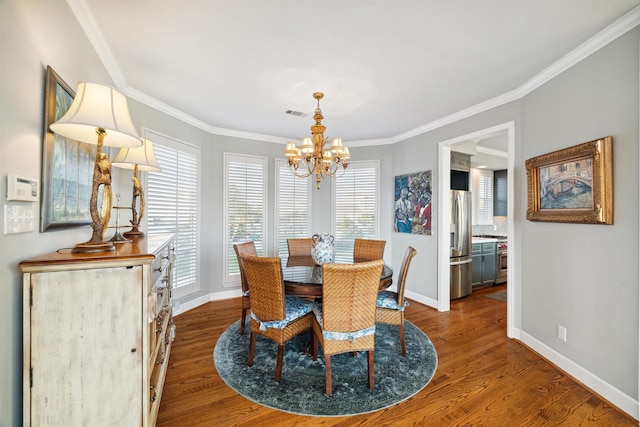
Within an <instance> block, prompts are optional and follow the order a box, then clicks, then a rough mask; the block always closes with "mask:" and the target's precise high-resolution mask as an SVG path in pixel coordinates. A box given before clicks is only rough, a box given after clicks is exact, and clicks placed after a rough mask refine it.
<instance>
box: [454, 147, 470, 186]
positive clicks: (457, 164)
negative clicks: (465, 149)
mask: <svg viewBox="0 0 640 427" xmlns="http://www.w3.org/2000/svg"><path fill="white" fill-rule="evenodd" d="M450 169H451V170H450V174H451V189H452V190H464V191H469V171H470V170H471V156H470V155H469V154H465V153H458V152H455V151H452V152H451V168H450Z"/></svg>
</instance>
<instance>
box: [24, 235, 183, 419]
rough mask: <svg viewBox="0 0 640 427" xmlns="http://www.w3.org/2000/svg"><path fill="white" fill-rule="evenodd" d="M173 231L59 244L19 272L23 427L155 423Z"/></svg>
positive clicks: (166, 337) (166, 348)
mask: <svg viewBox="0 0 640 427" xmlns="http://www.w3.org/2000/svg"><path fill="white" fill-rule="evenodd" d="M174 249H175V248H174V235H173V234H165V235H150V236H147V237H144V238H142V239H138V240H134V241H133V242H132V243H119V244H117V245H116V250H115V251H111V252H101V253H93V254H73V253H71V250H69V249H61V250H59V251H57V252H54V253H52V254H48V255H44V256H40V257H37V258H33V259H30V260H26V261H23V262H21V263H20V268H21V270H22V272H23V274H24V279H23V286H24V288H23V289H24V298H23V301H24V304H23V306H24V320H23V321H24V324H23V331H24V337H23V342H24V374H23V396H24V403H23V410H24V414H23V417H24V425H25V426H26V425H31V426H69V427H70V426H149V425H151V426H153V425H155V422H156V418H157V415H158V408H159V406H160V397H161V395H162V387H163V384H164V378H165V375H166V371H167V366H168V360H169V354H170V352H171V343H172V341H173V338H174V334H175V327H174V325H173V318H172V311H171V308H172V307H171V286H172V269H173V265H174V257H175V255H174V253H175V251H174Z"/></svg>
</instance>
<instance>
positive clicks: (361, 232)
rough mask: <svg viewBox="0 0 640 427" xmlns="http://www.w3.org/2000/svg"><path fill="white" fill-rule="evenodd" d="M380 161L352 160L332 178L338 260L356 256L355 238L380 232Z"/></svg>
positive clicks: (365, 237)
mask: <svg viewBox="0 0 640 427" xmlns="http://www.w3.org/2000/svg"><path fill="white" fill-rule="evenodd" d="M378 170H379V163H378V162H353V163H351V166H350V167H349V169H347V171H346V172H345V174H344V175H343V176H342V177H340V178H337V179H334V180H333V181H334V182H333V214H332V217H333V231H332V233H333V235H334V237H335V240H334V245H335V248H336V261H337V262H351V261H352V260H353V241H354V240H355V238H364V239H375V238H376V237H377V236H378V215H377V206H378V192H379V184H378Z"/></svg>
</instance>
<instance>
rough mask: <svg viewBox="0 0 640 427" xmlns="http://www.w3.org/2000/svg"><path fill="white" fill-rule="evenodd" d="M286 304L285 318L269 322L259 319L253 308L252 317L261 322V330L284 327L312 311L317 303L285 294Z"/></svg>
mask: <svg viewBox="0 0 640 427" xmlns="http://www.w3.org/2000/svg"><path fill="white" fill-rule="evenodd" d="M284 305H285V318H284V320H271V321H268V322H263V321H261V320H260V319H258V316H256V315H255V314H254V313H253V310H251V311H250V314H251V318H252V319H253V320H255V321H256V322H258V323H259V324H260V330H261V331H266V330H267V328H274V329H283V328H284V327H285V326H287V325H288V324H289V323H291V322H293V321H294V320H296V319H299V318H301V317H302V316H304V315H305V314H308V313H311V310H313V307H314V306H315V303H314V302H313V301H307V300H305V299H302V298H298V297H294V296H285V297H284Z"/></svg>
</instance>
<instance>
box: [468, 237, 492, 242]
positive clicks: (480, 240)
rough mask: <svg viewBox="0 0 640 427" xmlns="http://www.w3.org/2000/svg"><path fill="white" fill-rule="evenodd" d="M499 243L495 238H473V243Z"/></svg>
mask: <svg viewBox="0 0 640 427" xmlns="http://www.w3.org/2000/svg"><path fill="white" fill-rule="evenodd" d="M497 241H498V239H497V238H495V237H472V238H471V243H496V242H497Z"/></svg>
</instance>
